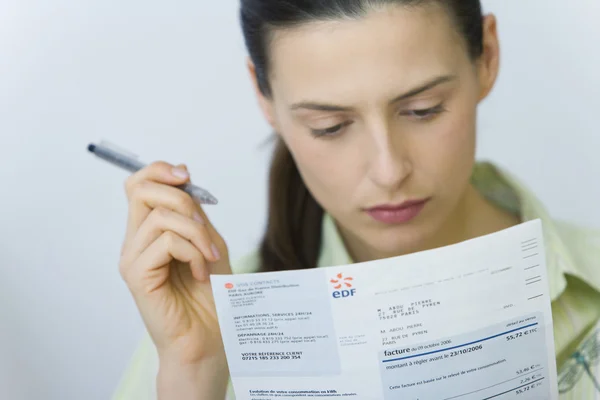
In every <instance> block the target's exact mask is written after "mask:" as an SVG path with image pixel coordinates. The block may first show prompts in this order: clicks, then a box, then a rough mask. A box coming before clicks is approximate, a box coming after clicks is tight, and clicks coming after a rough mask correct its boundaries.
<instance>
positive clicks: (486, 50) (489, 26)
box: [478, 14, 500, 101]
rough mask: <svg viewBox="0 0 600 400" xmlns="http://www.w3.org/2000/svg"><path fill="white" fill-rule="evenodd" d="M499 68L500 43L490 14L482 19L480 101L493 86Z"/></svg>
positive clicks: (479, 69)
mask: <svg viewBox="0 0 600 400" xmlns="http://www.w3.org/2000/svg"><path fill="white" fill-rule="evenodd" d="M499 69H500V43H499V40H498V27H497V22H496V17H495V16H494V15H493V14H490V15H486V16H485V17H484V19H483V53H482V55H481V58H480V60H479V63H478V72H479V87H480V94H479V100H480V101H481V100H483V99H485V98H486V97H487V96H488V95H489V94H490V92H491V91H492V89H493V88H494V84H495V83H496V79H497V78H498V71H499Z"/></svg>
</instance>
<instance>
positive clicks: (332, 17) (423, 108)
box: [116, 0, 600, 400]
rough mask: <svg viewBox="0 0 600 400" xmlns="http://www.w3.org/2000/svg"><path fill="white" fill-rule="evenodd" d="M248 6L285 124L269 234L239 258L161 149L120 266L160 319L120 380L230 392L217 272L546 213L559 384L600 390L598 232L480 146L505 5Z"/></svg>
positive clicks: (130, 186) (269, 105)
mask: <svg viewBox="0 0 600 400" xmlns="http://www.w3.org/2000/svg"><path fill="white" fill-rule="evenodd" d="M241 20H242V27H243V32H244V35H245V39H246V44H247V48H248V50H249V53H250V59H249V62H248V68H249V72H250V76H251V79H252V81H253V83H254V86H255V88H256V95H257V97H258V101H259V103H260V106H261V109H262V111H263V113H264V116H265V118H266V119H267V121H268V122H269V124H270V125H271V126H272V127H273V130H274V131H275V132H276V133H277V141H278V143H277V145H276V150H275V155H274V159H273V162H272V166H271V178H270V199H269V202H270V203H269V206H270V208H269V221H268V227H267V230H266V233H265V235H264V240H263V241H262V244H261V246H260V248H259V249H258V250H257V251H256V252H255V253H253V254H251V255H249V256H248V257H245V258H244V259H242V260H240V261H239V262H237V263H235V264H233V266H232V265H230V262H229V257H228V251H227V246H226V244H225V243H224V241H223V239H222V238H221V236H220V234H219V233H218V231H217V230H216V229H215V227H214V226H213V225H212V224H211V223H210V221H209V220H208V218H207V217H206V215H205V214H204V212H203V210H202V209H201V208H200V207H198V206H197V205H196V204H194V203H193V201H192V200H191V198H190V197H189V196H187V195H186V194H185V193H183V192H182V191H180V190H178V189H175V188H174V187H173V186H176V185H179V184H182V183H184V182H186V181H188V180H189V179H190V177H189V174H188V173H187V171H186V168H185V166H178V167H173V166H171V165H168V164H166V163H155V164H153V165H151V166H149V167H148V168H146V169H144V170H142V171H140V172H139V173H137V174H135V175H133V176H132V177H131V178H130V179H129V180H128V182H127V193H128V198H129V200H130V213H129V221H128V229H127V235H126V240H125V243H124V245H123V251H122V259H121V264H120V270H121V273H122V276H123V278H124V279H125V281H126V282H127V284H128V286H129V288H130V289H131V292H132V294H133V296H134V298H135V301H136V304H137V306H138V308H139V311H140V313H141V315H142V317H143V320H144V322H145V324H146V327H147V330H148V333H149V336H148V338H147V339H146V340H145V341H144V342H143V343H142V345H141V347H140V349H139V350H138V352H137V353H136V356H135V358H134V361H133V363H132V365H131V366H130V368H129V370H128V371H127V373H126V375H125V377H124V379H123V382H122V385H121V387H120V388H119V390H118V392H117V395H116V398H117V399H128V400H130V399H151V398H155V397H156V396H158V398H160V399H195V400H197V399H223V398H225V395H226V387H227V382H228V372H227V363H226V359H225V355H224V351H223V345H222V342H221V336H220V331H219V327H218V323H217V317H216V313H215V308H214V302H213V299H212V294H211V288H210V285H209V283H208V275H209V273H216V274H229V273H231V272H232V270H233V272H258V271H280V270H284V269H296V268H313V267H315V266H329V265H336V264H346V263H351V262H362V261H367V260H373V259H379V258H383V257H390V256H398V255H402V254H408V253H412V252H416V251H422V250H427V249H432V248H436V247H439V246H444V245H448V244H452V243H457V242H460V241H463V240H467V239H471V238H475V237H478V236H481V235H485V234H489V233H492V232H495V231H498V230H501V229H505V228H508V227H511V226H514V225H515V224H519V223H520V222H522V221H526V220H530V219H534V218H541V219H542V220H543V221H544V227H545V230H546V231H545V236H546V240H547V248H548V265H549V271H548V272H549V279H550V281H551V282H550V284H551V296H552V300H553V315H554V323H555V337H556V351H557V355H558V362H559V367H561V373H562V375H561V390H562V391H563V392H564V393H563V394H562V396H563V397H562V398H564V399H586V398H591V397H589V396H593V395H594V391H595V390H596V388H595V385H597V378H596V382H595V381H594V376H593V375H594V373H596V374H597V372H595V371H597V370H598V368H597V366H595V365H594V360H593V358H594V357H592V356H593V354H591V353H590V352H588V353H589V354H587V355H586V354H584V353H585V352H584V351H580V352H579V353H576V351H577V350H578V349H583V350H585V349H588V348H590V345H589V343H592V345H593V344H594V343H593V340H594V338H595V337H596V336H594V332H597V326H598V319H599V317H600V274H599V273H598V272H597V269H598V261H597V259H598V256H599V255H600V251H599V250H598V248H592V245H591V240H590V241H589V244H588V240H589V239H590V238H591V235H592V232H586V231H584V230H582V229H580V228H575V227H572V226H570V225H566V224H562V223H558V222H555V221H552V220H551V219H550V217H549V216H548V215H547V213H546V212H545V211H544V209H543V207H542V206H541V204H540V203H539V202H538V201H537V200H536V199H535V198H534V197H533V195H532V194H531V193H530V192H529V191H527V189H526V188H524V187H523V186H522V185H520V184H519V183H518V181H517V180H516V179H514V178H513V177H511V176H510V175H508V174H507V173H506V172H504V171H501V170H500V169H498V168H497V167H495V166H493V165H491V164H483V163H476V162H475V143H476V140H475V139H476V115H477V106H478V104H479V102H481V101H482V100H483V99H484V98H485V97H486V96H487V95H488V94H489V93H490V91H491V90H492V87H493V86H494V82H495V79H496V75H497V73H498V65H499V44H498V38H497V33H496V22H495V19H494V17H493V16H486V17H483V16H482V13H481V6H480V4H479V1H478V0H451V1H450V0H444V1H442V0H419V1H417V0H387V1H385V0H379V1H377V0H320V1H318V0H304V1H299V0H242V2H241ZM586 346H587V347H586ZM592 353H593V352H592ZM573 354H576V355H579V354H583V356H581V357H571V356H572V355H573ZM595 362H596V364H597V358H596V361H595ZM583 366H585V367H586V368H587V371H588V372H587V373H582V372H580V371H586V368H583ZM231 395H232V394H231V393H230V396H231Z"/></svg>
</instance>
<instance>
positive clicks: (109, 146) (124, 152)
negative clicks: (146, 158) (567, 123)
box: [99, 140, 139, 159]
mask: <svg viewBox="0 0 600 400" xmlns="http://www.w3.org/2000/svg"><path fill="white" fill-rule="evenodd" d="M99 145H100V147H104V148H105V149H107V150H111V151H114V152H116V153H120V154H122V155H124V156H126V157H129V158H135V159H138V158H139V156H138V155H137V154H133V153H132V152H130V151H129V150H125V149H124V148H122V147H119V146H117V145H116V144H114V143H111V142H109V141H107V140H102V141H100V143H99Z"/></svg>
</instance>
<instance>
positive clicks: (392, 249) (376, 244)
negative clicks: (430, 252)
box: [369, 226, 429, 258]
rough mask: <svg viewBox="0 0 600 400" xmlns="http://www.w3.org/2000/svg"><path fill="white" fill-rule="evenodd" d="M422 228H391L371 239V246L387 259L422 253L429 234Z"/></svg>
mask: <svg viewBox="0 0 600 400" xmlns="http://www.w3.org/2000/svg"><path fill="white" fill-rule="evenodd" d="M423 228H424V227H422V226H415V227H410V228H409V227H407V226H402V227H390V228H388V229H384V230H382V231H381V232H378V234H377V235H374V237H372V238H370V240H369V242H370V243H369V246H370V247H371V248H372V249H374V250H375V251H376V252H377V253H379V254H383V255H385V257H386V258H389V257H396V256H400V255H404V254H409V253H414V252H417V251H421V250H423V249H424V247H425V243H426V242H427V237H428V236H429V235H427V232H426V230H425V229H423Z"/></svg>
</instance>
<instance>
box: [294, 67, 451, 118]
mask: <svg viewBox="0 0 600 400" xmlns="http://www.w3.org/2000/svg"><path fill="white" fill-rule="evenodd" d="M455 79H456V76H454V75H444V76H439V77H437V78H435V79H433V80H431V81H429V82H426V83H424V84H423V85H421V86H419V87H417V88H414V89H411V90H409V91H408V92H406V93H404V94H401V95H400V96H398V97H396V98H394V99H393V100H392V101H390V104H394V103H397V102H399V101H402V100H406V99H409V98H411V97H414V96H417V95H419V94H421V93H423V92H426V91H428V90H430V89H433V88H434V87H436V86H438V85H441V84H442V83H446V82H450V81H453V80H455ZM301 108H302V109H307V110H314V111H329V112H339V111H351V110H352V107H345V106H338V105H335V104H323V103H316V102H310V101H308V102H301V103H295V104H292V106H291V107H290V109H291V110H292V111H294V110H298V109H301Z"/></svg>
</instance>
